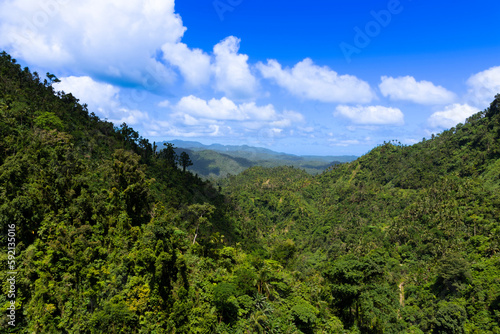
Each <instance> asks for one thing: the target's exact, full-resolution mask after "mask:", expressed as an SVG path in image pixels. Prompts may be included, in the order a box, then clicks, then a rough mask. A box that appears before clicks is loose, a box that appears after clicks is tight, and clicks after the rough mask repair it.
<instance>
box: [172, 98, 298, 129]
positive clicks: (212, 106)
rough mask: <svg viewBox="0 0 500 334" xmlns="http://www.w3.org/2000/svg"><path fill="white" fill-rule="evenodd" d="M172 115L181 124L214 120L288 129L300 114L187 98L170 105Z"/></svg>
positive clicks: (253, 103) (226, 101)
mask: <svg viewBox="0 0 500 334" xmlns="http://www.w3.org/2000/svg"><path fill="white" fill-rule="evenodd" d="M172 110H173V112H174V114H173V115H174V116H175V117H176V118H177V119H178V120H181V121H182V122H183V123H184V124H185V125H199V124H205V123H215V122H218V121H238V122H241V123H240V124H244V125H245V124H246V125H248V127H249V128H261V127H264V126H273V127H289V126H292V125H293V124H296V123H299V122H303V121H304V117H303V116H302V114H300V113H298V112H295V111H284V112H283V113H278V112H276V110H275V108H274V106H273V105H272V104H268V105H265V106H257V105H256V104H255V102H250V103H241V104H236V103H234V102H233V101H232V100H230V99H228V98H226V97H223V98H221V99H215V98H213V99H211V100H208V101H206V100H204V99H201V98H199V97H196V96H193V95H190V96H186V97H183V98H182V99H181V100H180V101H179V102H178V103H177V104H176V105H174V106H172Z"/></svg>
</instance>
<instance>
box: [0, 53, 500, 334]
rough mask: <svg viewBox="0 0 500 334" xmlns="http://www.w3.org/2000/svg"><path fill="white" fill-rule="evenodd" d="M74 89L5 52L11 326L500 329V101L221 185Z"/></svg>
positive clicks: (3, 189)
mask: <svg viewBox="0 0 500 334" xmlns="http://www.w3.org/2000/svg"><path fill="white" fill-rule="evenodd" d="M56 81H57V78H56V77H55V76H54V75H51V74H47V79H41V78H40V77H39V76H38V74H36V73H31V72H30V71H29V70H28V69H27V68H26V69H22V68H21V66H19V65H18V64H17V63H16V61H15V60H14V59H12V58H11V57H10V56H9V55H7V54H6V53H2V54H0V225H1V226H0V227H1V231H2V232H1V234H0V243H1V244H2V245H3V246H2V249H3V251H2V252H1V253H0V261H1V262H0V263H1V271H0V280H1V281H2V294H0V309H1V311H2V316H1V317H0V327H1V331H2V332H6V333H9V332H18V333H24V332H28V333H33V332H34V333H429V332H433V333H499V332H500V255H499V252H500V224H499V223H500V197H499V195H498V190H499V188H500V177H499V174H500V160H499V159H500V140H499V139H500V138H499V137H500V112H499V107H500V96H497V97H496V99H495V101H494V102H493V103H492V104H491V106H490V108H488V109H487V110H485V111H484V112H482V113H479V114H477V115H474V116H472V117H471V118H470V119H469V120H468V121H467V122H466V124H464V125H458V126H457V127H456V128H454V129H450V130H449V131H445V132H443V133H441V134H440V135H438V136H436V137H434V138H431V139H429V140H424V141H422V142H421V143H419V144H416V145H413V146H402V145H397V144H396V143H385V144H383V145H381V146H379V147H377V148H375V149H373V150H372V151H371V152H370V153H368V154H367V155H365V156H363V157H361V158H359V159H357V160H356V161H353V162H350V163H347V164H342V165H337V166H335V167H332V168H331V169H329V170H327V171H325V172H323V173H322V174H321V175H317V176H311V175H309V174H307V173H306V172H304V171H303V170H301V169H298V168H292V167H278V168H263V167H252V168H249V169H247V170H246V171H244V172H243V173H241V174H240V175H237V176H232V177H230V178H228V179H225V180H223V181H220V184H219V185H218V186H217V187H213V186H212V185H211V184H210V183H208V182H205V181H203V180H201V179H200V178H198V177H196V176H194V175H193V174H192V173H190V172H189V171H183V170H182V169H180V168H179V165H178V163H177V162H176V158H177V156H176V154H175V151H174V150H173V149H172V146H170V147H166V148H164V150H163V151H161V152H160V153H159V154H156V153H155V149H154V147H153V145H151V143H150V142H149V141H148V140H147V139H145V138H142V137H141V136H140V135H139V134H138V133H137V132H136V131H134V130H133V129H132V128H130V127H129V126H127V125H126V124H122V125H121V126H119V127H114V126H113V124H111V123H109V122H106V121H103V120H100V119H99V118H98V117H97V116H96V115H94V114H93V113H92V112H90V113H89V110H87V108H86V106H85V105H82V104H80V103H79V101H78V99H77V98H75V97H74V96H72V95H71V94H70V93H64V92H55V91H54V90H53V88H52V86H51V85H52V83H53V82H56ZM219 186H220V189H221V190H219ZM216 188H217V189H216ZM12 230H14V232H12ZM8 231H10V235H8V234H7V233H8ZM12 233H14V234H15V240H12V238H13V237H12ZM8 247H11V248H14V249H15V257H14V258H12V253H13V252H11V253H10V254H8V252H7V248H8ZM9 255H10V256H11V258H9ZM9 261H10V262H9ZM10 272H15V273H16V274H15V275H14V276H15V281H14V283H12V282H13V281H12V279H11V276H12V275H13V274H11V273H10ZM7 279H9V280H7ZM12 289H14V290H12ZM13 292H14V295H13V294H12V293H13ZM12 301H15V305H16V309H15V314H14V316H15V325H16V326H15V327H14V326H11V324H10V323H9V322H12V321H13V320H12V318H9V317H7V315H10V316H12V310H9V308H10V305H11V302H12Z"/></svg>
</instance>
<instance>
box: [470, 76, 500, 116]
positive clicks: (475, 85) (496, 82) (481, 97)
mask: <svg viewBox="0 0 500 334" xmlns="http://www.w3.org/2000/svg"><path fill="white" fill-rule="evenodd" d="M467 86H469V91H468V94H469V98H470V99H471V100H472V101H473V102H474V103H475V104H477V105H478V106H479V107H480V108H486V107H488V106H489V104H490V103H491V101H493V99H494V98H495V95H496V94H500V66H497V67H492V68H490V69H488V70H485V71H482V72H479V73H477V74H474V75H473V76H471V77H470V78H469V79H468V80H467Z"/></svg>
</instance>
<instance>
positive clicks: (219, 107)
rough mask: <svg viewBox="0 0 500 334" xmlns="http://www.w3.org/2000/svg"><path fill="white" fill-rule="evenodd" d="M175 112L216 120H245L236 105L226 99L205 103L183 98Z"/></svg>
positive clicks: (191, 98) (191, 97)
mask: <svg viewBox="0 0 500 334" xmlns="http://www.w3.org/2000/svg"><path fill="white" fill-rule="evenodd" d="M174 110H175V111H177V112H178V113H181V114H183V115H189V116H195V117H201V118H204V119H214V120H243V119H245V115H244V114H243V112H242V111H241V110H240V109H239V108H238V107H237V106H236V104H235V103H234V102H233V101H231V100H229V99H228V98H226V97H223V98H222V99H220V100H218V99H211V100H210V101H205V100H203V99H200V98H198V97H196V96H193V95H189V96H186V97H183V98H182V99H181V100H180V101H179V102H178V103H177V105H176V106H175V107H174Z"/></svg>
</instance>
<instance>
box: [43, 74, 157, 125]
mask: <svg viewBox="0 0 500 334" xmlns="http://www.w3.org/2000/svg"><path fill="white" fill-rule="evenodd" d="M60 80H61V82H60V83H55V84H53V87H54V89H55V90H59V91H64V92H65V93H71V94H72V95H73V96H74V97H76V98H77V99H79V100H80V103H81V104H84V103H86V104H87V105H88V109H89V112H94V113H95V114H96V115H98V116H99V117H103V118H107V119H108V120H109V121H110V122H113V123H115V124H117V125H119V124H121V123H123V122H126V123H127V124H129V125H135V124H137V123H139V122H140V121H142V120H146V119H148V115H147V114H146V113H144V112H142V111H139V110H136V109H129V108H127V107H125V106H123V105H122V104H121V103H120V89H119V88H116V87H114V86H112V85H110V84H105V83H99V82H96V81H94V80H93V79H92V78H90V77H87V76H84V77H74V76H71V77H66V78H61V79H60Z"/></svg>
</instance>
